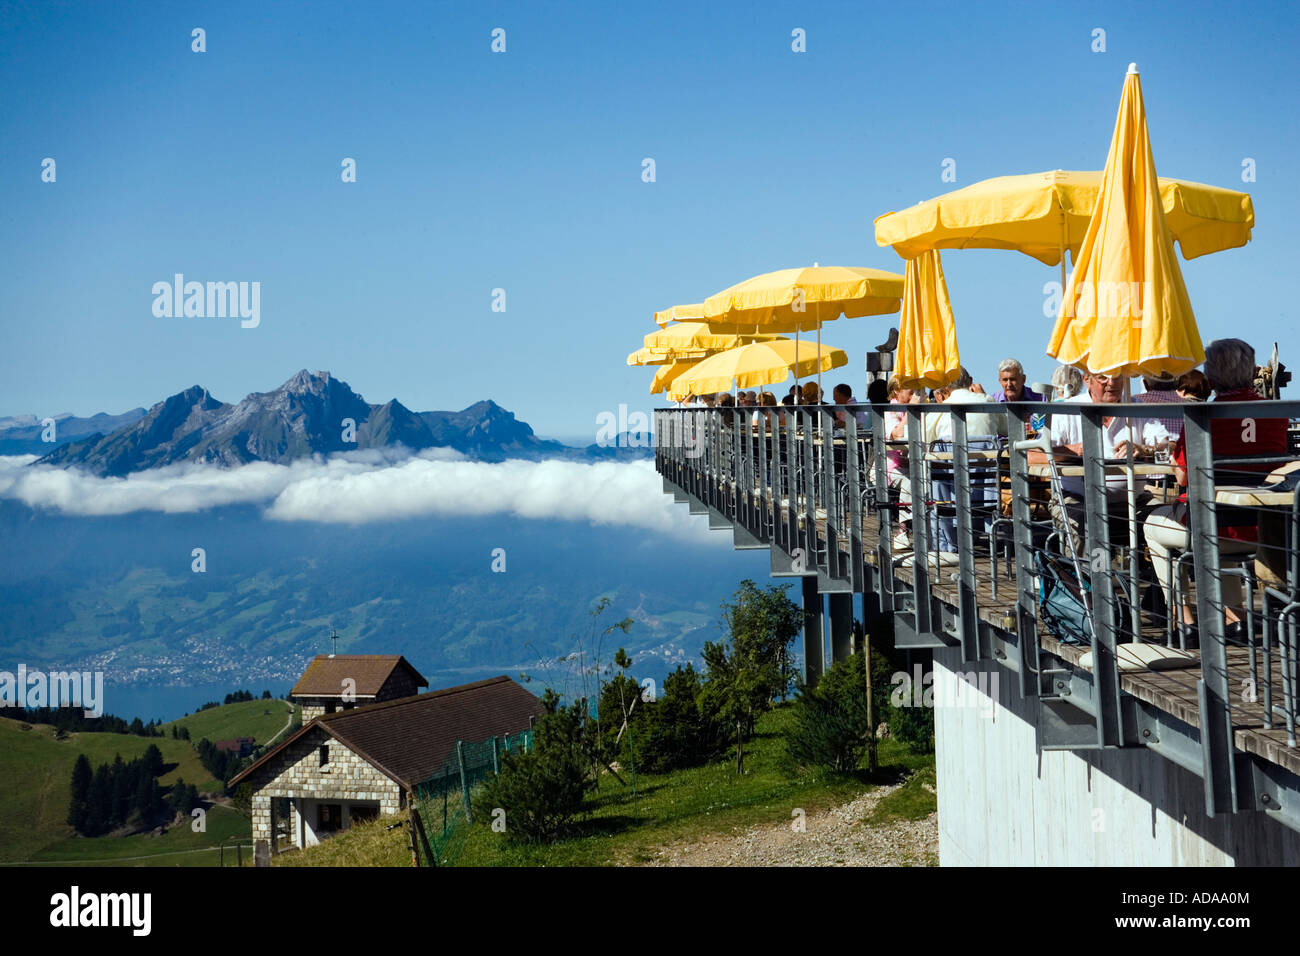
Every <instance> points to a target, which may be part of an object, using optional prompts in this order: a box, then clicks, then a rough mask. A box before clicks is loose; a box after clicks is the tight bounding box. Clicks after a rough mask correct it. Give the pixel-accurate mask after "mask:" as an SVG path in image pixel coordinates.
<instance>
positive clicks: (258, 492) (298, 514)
mask: <svg viewBox="0 0 1300 956" xmlns="http://www.w3.org/2000/svg"><path fill="white" fill-rule="evenodd" d="M35 460H36V459H35V456H32V455H15V456H0V498H11V499H14V500H17V501H21V502H24V503H25V504H27V505H29V506H30V507H33V508H46V509H53V510H56V511H59V512H62V513H64V514H69V515H121V514H129V513H131V512H137V511H159V512H164V513H169V514H177V513H187V512H195V511H202V510H204V509H208V508H216V507H220V506H222V505H233V504H257V505H265V512H264V514H265V516H266V517H267V518H269V519H272V520H278V521H316V522H323V523H330V524H353V525H356V524H366V523H369V522H375V521H394V520H401V519H410V518H420V517H437V516H442V517H453V516H473V515H493V514H512V515H517V516H518V517H521V518H539V519H558V520H565V521H586V522H589V523H591V524H596V525H623V526H630V527H635V528H642V529H645V530H650V531H656V532H661V533H665V534H670V535H673V536H675V537H679V538H682V539H686V540H691V541H712V542H715V543H718V544H726V545H729V544H730V535H723V534H721V533H717V534H712V535H710V534H708V532H707V523H706V521H705V519H704V518H703V517H700V516H692V515H689V514H688V513H687V510H686V509H685V508H684V507H682V506H681V505H674V504H673V503H672V498H671V497H669V496H668V495H665V494H664V492H663V484H662V481H661V479H660V477H659V475H658V474H657V473H656V472H655V470H654V465H653V464H652V463H650V462H648V461H638V462H597V463H591V464H588V463H582V462H570V461H538V462H533V461H507V462H503V463H500V464H488V463H485V462H476V461H469V460H466V459H465V458H464V457H463V456H461V455H459V454H458V453H456V452H454V451H450V450H446V449H431V450H429V451H426V452H421V453H420V454H418V455H413V456H412V455H401V454H398V453H394V452H392V451H389V450H374V451H360V452H350V453H348V454H345V455H336V456H333V457H331V458H329V459H328V460H321V459H312V460H301V461H297V462H294V463H292V464H290V465H273V464H268V463H265V462H258V463H255V464H250V465H244V466H241V467H238V468H217V467H214V466H211V465H173V466H169V467H166V468H158V469H153V470H151V471H145V472H139V473H136V474H133V475H128V476H127V477H125V478H99V477H96V476H94V475H90V474H87V473H85V472H83V471H79V470H76V469H63V468H53V467H49V466H44V465H43V466H38V467H30V465H31V462H33V461H35ZM724 539H725V540H724Z"/></svg>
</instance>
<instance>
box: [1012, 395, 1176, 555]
mask: <svg viewBox="0 0 1300 956" xmlns="http://www.w3.org/2000/svg"><path fill="white" fill-rule="evenodd" d="M1083 381H1084V385H1085V387H1086V390H1085V391H1084V392H1083V394H1081V395H1078V396H1076V397H1075V398H1074V399H1072V402H1073V403H1077V404H1083V405H1088V404H1095V405H1115V404H1118V403H1119V402H1120V400H1121V399H1122V398H1123V397H1124V379H1123V378H1121V377H1120V376H1117V375H1114V376H1113V375H1093V374H1091V373H1090V374H1086V375H1084V377H1083ZM1049 433H1050V435H1051V444H1052V452H1053V455H1054V456H1055V457H1056V458H1057V459H1058V460H1062V459H1064V460H1066V461H1067V462H1070V463H1073V464H1079V463H1081V462H1082V459H1083V416H1081V415H1063V414H1055V413H1054V414H1053V415H1052V423H1051V427H1050V429H1049ZM1131 440H1132V439H1131V437H1130V434H1129V430H1128V428H1127V426H1126V424H1125V420H1124V419H1122V418H1114V417H1109V418H1103V419H1102V427H1101V445H1102V448H1101V453H1102V457H1103V458H1124V457H1125V456H1126V455H1127V453H1128V447H1127V446H1128V443H1129V442H1130V441H1131ZM1152 457H1154V453H1153V452H1152V451H1151V449H1149V448H1146V447H1145V446H1141V445H1139V444H1136V443H1135V444H1134V458H1135V459H1143V458H1152ZM1028 461H1029V463H1030V464H1031V465H1032V464H1045V463H1047V456H1046V455H1045V454H1044V453H1043V452H1041V451H1031V452H1029V453H1028ZM1083 496H1084V484H1083V476H1082V475H1070V476H1065V477H1062V478H1061V495H1060V497H1057V496H1056V495H1055V494H1054V495H1053V496H1052V500H1051V502H1050V504H1049V510H1050V511H1051V514H1052V518H1053V520H1054V521H1055V522H1056V523H1057V525H1058V526H1059V527H1060V528H1061V529H1062V530H1063V531H1065V532H1067V533H1066V534H1065V535H1064V538H1063V541H1062V544H1063V546H1064V547H1065V548H1068V547H1069V543H1070V540H1071V539H1072V540H1073V541H1074V542H1075V545H1076V547H1078V548H1079V551H1080V553H1082V551H1083V548H1084V546H1085V542H1084V526H1085V515H1086V511H1085V508H1084V498H1083ZM1106 502H1107V509H1106V510H1107V513H1108V517H1109V519H1110V540H1111V543H1112V544H1119V543H1121V542H1124V541H1128V540H1129V532H1128V521H1129V498H1128V480H1127V478H1126V477H1125V475H1124V473H1123V472H1122V471H1120V470H1119V469H1116V470H1114V472H1113V473H1112V472H1111V471H1110V470H1109V469H1108V470H1107V474H1106ZM1138 504H1139V507H1136V508H1135V509H1134V510H1135V513H1136V520H1137V521H1139V522H1141V521H1142V520H1143V519H1144V518H1145V517H1146V513H1147V512H1148V511H1149V510H1150V509H1151V507H1153V504H1154V503H1153V502H1152V501H1150V500H1149V499H1147V498H1146V497H1145V496H1143V500H1142V501H1141V502H1139V503H1138ZM1067 553H1068V552H1067Z"/></svg>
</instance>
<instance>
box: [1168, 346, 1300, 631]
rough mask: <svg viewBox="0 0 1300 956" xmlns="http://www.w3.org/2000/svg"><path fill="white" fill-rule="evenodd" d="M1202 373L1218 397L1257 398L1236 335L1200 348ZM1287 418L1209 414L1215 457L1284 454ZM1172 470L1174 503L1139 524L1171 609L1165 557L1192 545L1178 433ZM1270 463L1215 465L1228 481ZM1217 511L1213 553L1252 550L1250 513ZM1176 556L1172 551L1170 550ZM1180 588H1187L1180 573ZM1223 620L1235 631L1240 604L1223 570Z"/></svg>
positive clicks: (1248, 360)
mask: <svg viewBox="0 0 1300 956" xmlns="http://www.w3.org/2000/svg"><path fill="white" fill-rule="evenodd" d="M1205 375H1206V377H1207V378H1208V379H1209V381H1210V385H1211V387H1212V388H1213V389H1214V392H1215V399H1214V400H1215V401H1218V402H1258V401H1261V398H1260V396H1259V395H1258V394H1256V392H1255V389H1254V387H1253V385H1252V383H1253V381H1254V378H1255V350H1254V349H1253V348H1251V346H1250V344H1249V343H1247V342H1243V341H1242V340H1241V339H1218V340H1216V341H1214V342H1211V343H1210V344H1209V345H1208V346H1206V348H1205ZM1286 433H1287V420H1286V419H1285V418H1261V419H1249V418H1214V419H1211V420H1210V446H1211V449H1212V450H1213V453H1214V458H1215V459H1216V460H1218V459H1220V458H1223V457H1227V456H1232V455H1264V454H1273V455H1277V454H1285V453H1286V450H1287V438H1286ZM1174 466H1175V476H1176V477H1177V479H1178V484H1179V485H1180V486H1181V487H1182V489H1183V493H1182V494H1181V495H1180V496H1179V499H1178V503H1177V504H1174V505H1167V506H1165V507H1163V508H1157V509H1156V510H1155V511H1153V512H1152V513H1151V515H1150V516H1149V517H1148V518H1147V520H1146V523H1145V524H1144V525H1143V531H1144V532H1145V535H1146V541H1147V548H1148V551H1149V553H1150V555H1151V564H1152V566H1153V567H1154V570H1155V573H1156V578H1157V580H1159V582H1160V588H1161V590H1163V591H1164V594H1165V604H1166V606H1167V607H1168V608H1169V613H1170V614H1173V613H1174V604H1173V581H1172V574H1171V566H1170V559H1171V555H1172V552H1174V551H1186V550H1187V549H1188V548H1190V547H1191V546H1192V544H1191V533H1190V532H1189V530H1188V527H1187V448H1186V445H1185V444H1184V439H1183V437H1182V436H1181V435H1180V436H1179V438H1178V442H1177V444H1175V446H1174ZM1272 468H1273V466H1272V465H1268V464H1252V463H1250V462H1232V463H1227V464H1224V465H1222V466H1220V469H1219V470H1221V471H1223V472H1225V473H1229V474H1231V475H1232V478H1231V483H1232V484H1251V483H1253V482H1252V480H1251V478H1250V477H1249V476H1248V475H1243V474H1242V473H1243V472H1259V473H1260V474H1259V480H1260V481H1262V480H1263V478H1264V474H1266V473H1267V472H1268V471H1270V470H1271V469H1272ZM1216 514H1217V516H1218V533H1219V553H1220V554H1223V555H1228V554H1245V553H1249V552H1251V551H1254V550H1255V541H1256V538H1257V528H1256V519H1255V516H1254V513H1253V512H1251V511H1249V510H1246V509H1241V508H1227V507H1223V506H1219V507H1218V508H1216ZM1174 560H1175V561H1176V560H1177V559H1176V556H1174ZM1182 583H1183V593H1184V594H1186V593H1187V588H1186V579H1185V578H1184V580H1183V582H1182ZM1220 587H1221V589H1222V594H1223V606H1224V615H1225V620H1226V622H1227V623H1228V625H1229V631H1230V632H1231V633H1232V634H1233V635H1236V634H1237V633H1239V632H1240V630H1241V627H1240V624H1239V622H1240V621H1241V616H1242V613H1243V612H1242V608H1241V607H1240V604H1241V584H1240V581H1239V579H1238V578H1237V577H1235V576H1232V575H1228V576H1225V577H1223V578H1221V579H1220ZM1182 614H1183V621H1184V622H1185V623H1187V624H1194V623H1195V615H1194V613H1193V610H1192V608H1191V607H1190V606H1189V605H1184V606H1183V608H1182Z"/></svg>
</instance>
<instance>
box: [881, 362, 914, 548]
mask: <svg viewBox="0 0 1300 956" xmlns="http://www.w3.org/2000/svg"><path fill="white" fill-rule="evenodd" d="M886 388H887V389H888V398H889V401H890V404H891V405H920V404H921V403H922V396H921V393H920V392H919V391H914V390H912V389H910V388H903V387H902V386H901V385H899V383H898V379H896V378H890V380H889V384H888V385H887V386H886ZM885 437H886V438H887V439H888V440H889V441H906V440H907V413H906V412H903V411H897V412H894V411H889V412H885ZM885 482H886V484H888V485H889V487H890V488H897V489H898V531H897V532H896V533H895V534H894V540H893V542H892V547H893V549H894V550H895V551H910V550H911V548H912V543H911V540H910V538H909V537H908V536H909V534H910V532H911V529H912V507H911V506H912V484H911V481H910V479H909V472H908V467H907V449H906V448H905V447H902V446H899V445H893V446H890V447H889V448H888V449H887V450H886V452H885Z"/></svg>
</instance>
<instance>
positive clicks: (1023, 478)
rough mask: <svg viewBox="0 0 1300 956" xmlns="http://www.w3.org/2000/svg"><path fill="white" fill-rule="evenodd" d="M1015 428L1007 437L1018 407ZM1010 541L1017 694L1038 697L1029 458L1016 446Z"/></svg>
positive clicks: (1019, 431)
mask: <svg viewBox="0 0 1300 956" xmlns="http://www.w3.org/2000/svg"><path fill="white" fill-rule="evenodd" d="M1011 414H1012V416H1013V417H1014V420H1015V421H1016V422H1018V423H1019V425H1018V427H1016V428H1008V429H1007V431H1008V434H1009V435H1011V436H1013V437H1014V436H1017V435H1023V434H1024V433H1025V429H1024V426H1025V423H1026V422H1028V420H1029V413H1028V412H1026V411H1023V410H1021V409H1020V408H1019V406H1016V407H1013V408H1012V409H1011ZM1009 444H1010V453H1011V459H1010V471H1011V515H1012V518H1013V522H1012V531H1011V533H1012V537H1013V539H1014V541H1015V549H1016V642H1017V644H1019V652H1020V693H1021V695H1022V696H1024V697H1031V696H1032V697H1039V696H1041V695H1042V693H1043V690H1044V688H1043V687H1042V680H1041V678H1040V676H1039V675H1040V673H1041V666H1040V664H1039V653H1038V652H1039V645H1038V593H1037V590H1036V588H1035V587H1034V577H1035V568H1034V528H1033V523H1032V512H1031V511H1030V503H1029V458H1028V454H1027V453H1026V452H1025V450H1024V449H1023V448H1017V447H1016V442H1015V441H1014V440H1013V441H1011V442H1010V443H1009ZM994 573H995V574H996V573H997V570H996V568H995V569H994Z"/></svg>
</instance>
